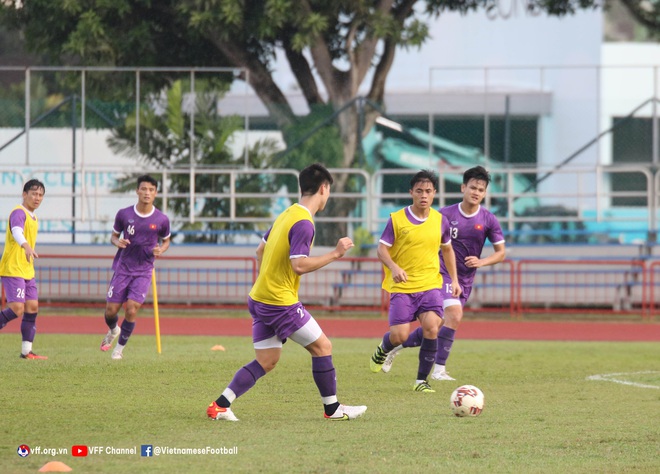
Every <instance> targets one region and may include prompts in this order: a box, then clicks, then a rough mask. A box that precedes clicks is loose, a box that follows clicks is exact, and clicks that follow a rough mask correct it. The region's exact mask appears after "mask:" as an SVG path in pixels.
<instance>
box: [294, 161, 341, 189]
mask: <svg viewBox="0 0 660 474" xmlns="http://www.w3.org/2000/svg"><path fill="white" fill-rule="evenodd" d="M333 182H334V180H333V179H332V175H331V174H330V171H328V170H327V169H326V168H325V166H323V165H322V164H320V163H314V164H313V165H309V166H308V167H307V168H305V169H304V170H302V171H301V172H300V174H299V175H298V184H299V185H300V194H301V195H302V196H312V195H314V194H316V193H317V192H318V191H319V188H320V187H321V186H323V185H324V184H325V183H328V184H332V183H333Z"/></svg>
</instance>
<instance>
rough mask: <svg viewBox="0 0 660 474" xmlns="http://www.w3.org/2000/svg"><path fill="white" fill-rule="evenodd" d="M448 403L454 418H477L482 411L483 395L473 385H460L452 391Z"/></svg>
mask: <svg viewBox="0 0 660 474" xmlns="http://www.w3.org/2000/svg"><path fill="white" fill-rule="evenodd" d="M449 402H450V404H451V410H452V411H453V412H454V415H456V416H478V415H479V414H480V413H481V411H482V410H483V409H484V394H483V392H482V391H481V390H479V389H478V388H477V387H475V386H474V385H462V386H460V387H458V388H457V389H456V390H454V391H453V393H452V394H451V398H450V399H449Z"/></svg>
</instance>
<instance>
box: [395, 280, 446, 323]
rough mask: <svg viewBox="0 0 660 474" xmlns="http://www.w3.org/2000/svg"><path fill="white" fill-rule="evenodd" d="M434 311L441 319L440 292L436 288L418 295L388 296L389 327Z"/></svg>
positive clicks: (409, 321) (399, 294)
mask: <svg viewBox="0 0 660 474" xmlns="http://www.w3.org/2000/svg"><path fill="white" fill-rule="evenodd" d="M427 311H435V313H436V314H437V315H438V316H440V317H442V315H443V314H444V313H443V311H442V292H441V291H440V289H438V288H434V289H432V290H428V291H422V292H419V293H392V295H391V296H390V311H389V315H388V318H389V322H390V326H397V325H399V324H408V323H411V322H413V321H414V320H415V319H417V317H418V316H419V315H420V314H421V313H425V312H427Z"/></svg>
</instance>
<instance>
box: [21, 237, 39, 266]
mask: <svg viewBox="0 0 660 474" xmlns="http://www.w3.org/2000/svg"><path fill="white" fill-rule="evenodd" d="M21 247H22V248H23V250H25V258H26V259H27V261H28V262H31V261H32V260H33V259H35V258H39V255H37V252H35V251H34V249H33V248H32V247H30V244H28V243H27V242H24V243H23V245H21Z"/></svg>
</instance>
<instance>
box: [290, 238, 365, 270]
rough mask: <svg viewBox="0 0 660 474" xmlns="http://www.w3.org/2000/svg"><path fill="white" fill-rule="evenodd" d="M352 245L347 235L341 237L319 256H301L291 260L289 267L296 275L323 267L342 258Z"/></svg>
mask: <svg viewBox="0 0 660 474" xmlns="http://www.w3.org/2000/svg"><path fill="white" fill-rule="evenodd" d="M353 246H354V244H353V241H352V240H351V239H350V238H348V237H342V238H341V239H339V240H338V241H337V245H336V247H335V249H334V250H333V251H331V252H328V253H326V254H324V255H321V256H319V257H301V258H294V259H293V260H291V267H292V268H293V271H294V272H296V274H298V275H304V274H305V273H310V272H313V271H315V270H318V269H319V268H323V267H325V266H326V265H328V264H329V263H332V262H334V261H335V260H339V259H340V258H342V257H343V256H344V255H345V254H346V252H348V250H350V249H351V248H352V247H353Z"/></svg>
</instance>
